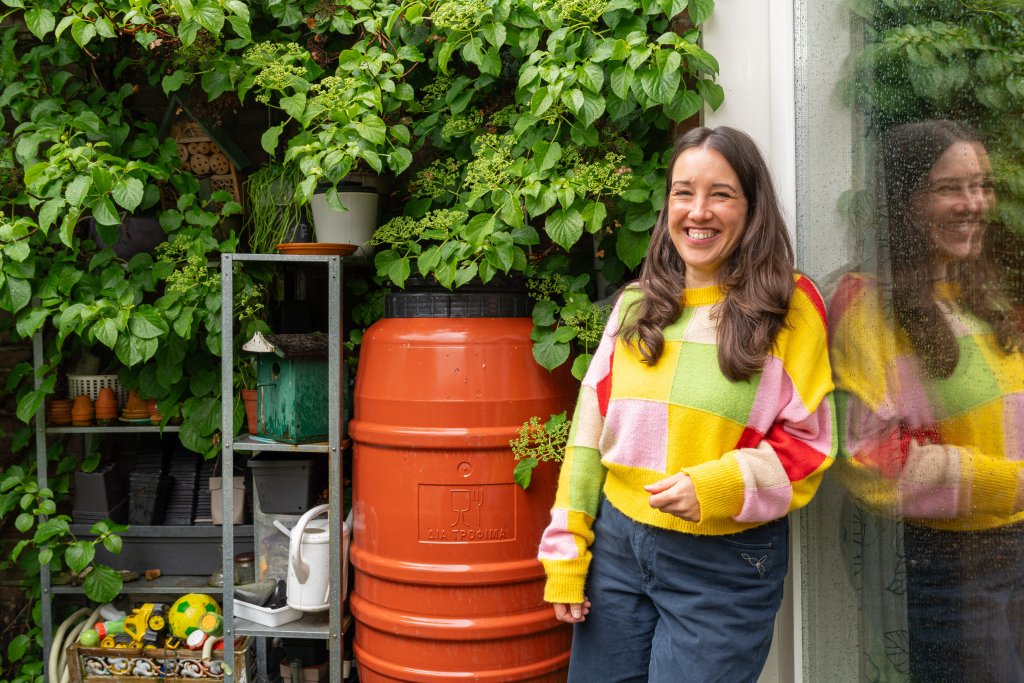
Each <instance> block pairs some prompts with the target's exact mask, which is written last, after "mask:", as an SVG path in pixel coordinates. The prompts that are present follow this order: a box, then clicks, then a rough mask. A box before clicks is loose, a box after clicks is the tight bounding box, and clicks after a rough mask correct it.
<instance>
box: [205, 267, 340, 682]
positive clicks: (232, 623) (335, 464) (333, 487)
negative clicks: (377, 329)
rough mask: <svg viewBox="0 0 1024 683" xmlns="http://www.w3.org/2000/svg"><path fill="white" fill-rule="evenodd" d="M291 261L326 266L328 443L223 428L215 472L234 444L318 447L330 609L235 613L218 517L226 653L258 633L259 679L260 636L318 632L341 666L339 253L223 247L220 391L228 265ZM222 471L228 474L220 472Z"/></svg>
mask: <svg viewBox="0 0 1024 683" xmlns="http://www.w3.org/2000/svg"><path fill="white" fill-rule="evenodd" d="M246 262H264V263H268V262H269V263H297V264H310V265H317V264H319V265H321V266H327V269H328V280H327V282H328V300H327V306H328V342H327V373H328V389H329V391H328V393H329V398H328V405H327V410H328V413H327V414H328V415H329V416H330V418H329V419H328V440H327V442H326V443H315V444H302V445H297V446H296V445H291V444H284V443H278V442H274V441H269V440H265V439H260V438H252V437H243V438H239V439H237V440H236V439H234V438H233V437H232V436H227V437H226V438H222V440H221V472H222V473H231V472H233V470H234V455H235V452H238V451H243V452H254V453H255V452H260V451H278V452H284V453H324V454H325V455H326V456H327V458H328V487H329V488H328V491H329V495H328V503H329V505H330V514H329V517H328V527H329V530H330V532H329V533H330V537H331V548H330V560H329V561H330V566H331V567H332V571H331V576H330V594H331V596H333V599H332V600H331V606H330V610H329V612H328V614H327V618H326V619H324V615H322V614H319V615H318V614H310V615H306V616H305V617H304V618H303V619H300V620H298V621H294V622H291V623H289V624H284V625H282V626H276V627H268V626H263V625H262V624H256V623H253V622H251V621H247V620H244V619H239V618H235V615H234V567H233V562H232V558H233V557H234V530H233V529H232V527H231V525H227V524H226V525H224V527H223V529H222V532H223V539H222V540H223V544H222V545H223V552H224V557H223V566H224V594H223V595H224V602H223V608H224V660H225V661H229V662H230V661H233V660H234V656H235V655H234V637H235V636H242V635H248V636H254V637H256V638H258V640H257V650H256V651H257V665H258V667H260V668H259V670H258V672H257V676H258V679H259V680H264V681H265V680H267V679H266V674H267V672H266V671H265V670H264V667H265V665H266V641H265V638H267V637H281V638H318V639H325V640H327V648H328V651H329V652H330V667H331V675H332V677H333V680H340V674H341V671H342V667H343V664H344V663H343V659H342V643H343V638H342V636H343V634H344V627H345V624H344V623H343V621H342V605H341V599H340V596H341V594H342V586H341V562H342V553H341V539H342V521H341V516H342V494H341V469H342V463H341V455H342V443H341V419H342V412H341V411H342V406H341V390H342V387H341V335H342V330H341V258H340V257H338V256H324V255H277V254H221V268H220V273H221V329H222V330H224V333H222V335H221V395H222V396H232V395H233V393H234V377H233V368H234V354H233V348H232V335H231V333H230V330H232V329H234V317H235V316H234V302H233V298H232V293H233V291H234V266H235V264H236V263H246ZM233 420H234V415H233V410H232V402H231V401H222V402H221V434H223V435H231V434H233V431H234V430H233ZM224 476H225V477H227V476H229V474H224ZM222 504H223V508H222V509H223V514H224V519H225V520H228V519H232V516H233V512H234V491H233V490H232V489H231V487H229V486H228V487H225V488H224V495H223V501H222ZM233 681H234V676H233V675H231V674H228V675H226V676H225V677H224V683H233Z"/></svg>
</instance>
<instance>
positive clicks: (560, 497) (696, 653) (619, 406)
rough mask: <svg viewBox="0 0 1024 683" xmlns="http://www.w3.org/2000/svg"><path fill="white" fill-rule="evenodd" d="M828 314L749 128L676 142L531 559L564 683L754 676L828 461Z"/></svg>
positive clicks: (590, 375) (831, 445) (588, 381)
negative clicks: (554, 629) (537, 568)
mask: <svg viewBox="0 0 1024 683" xmlns="http://www.w3.org/2000/svg"><path fill="white" fill-rule="evenodd" d="M825 336H826V335H825V326H824V307H823V305H822V300H821V297H820V296H819V294H818V292H817V290H816V289H815V287H814V285H813V284H811V282H810V280H808V279H807V278H806V277H804V276H803V275H799V274H796V273H795V272H794V270H793V250H792V248H791V247H790V244H789V240H788V237H787V233H786V229H785V224H784V222H783V219H782V215H781V212H780V211H779V203H778V199H777V198H776V195H775V190H774V187H773V186H772V183H771V179H770V176H769V174H768V170H767V165H766V163H765V161H764V159H763V157H762V156H761V154H760V153H759V151H758V150H757V147H756V146H755V145H754V143H753V141H752V140H751V139H750V138H749V137H748V136H747V135H746V134H744V133H741V132H740V131H737V130H735V129H731V128H726V127H720V128H716V129H713V130H712V129H708V128H698V129H695V130H693V131H691V132H689V133H687V134H686V135H685V136H683V137H682V138H681V139H680V140H679V142H678V143H677V144H676V147H675V150H674V153H673V155H672V160H671V162H670V164H669V172H668V175H667V178H666V198H665V201H664V204H663V205H662V209H661V214H660V216H659V218H658V222H657V224H656V225H655V228H654V232H653V234H652V237H651V243H650V246H649V248H648V251H647V256H646V261H645V263H644V266H643V269H642V270H641V273H640V278H639V280H638V282H637V283H635V284H633V285H631V286H629V287H627V288H626V289H625V291H624V292H623V293H622V295H621V296H620V298H619V300H618V302H617V303H616V305H615V308H614V310H613V311H612V313H611V317H610V320H609V323H608V326H607V328H606V329H605V332H604V335H603V336H602V339H601V342H600V345H599V347H598V349H597V351H596V353H595V354H594V359H593V361H592V362H591V365H590V369H589V371H588V372H587V375H586V377H584V379H583V386H582V389H581V392H580V396H579V400H578V402H577V406H576V411H575V413H574V417H573V422H574V425H573V431H572V434H570V436H569V440H568V444H567V448H566V454H565V458H564V460H563V463H562V470H561V476H560V479H559V486H558V493H557V495H556V498H555V505H554V508H553V510H552V515H551V523H550V524H549V525H548V527H547V529H546V530H545V532H544V535H543V537H542V538H541V543H540V550H539V553H538V554H539V557H540V559H541V561H542V562H543V564H544V567H545V570H546V572H547V585H546V589H545V598H546V599H547V600H548V601H549V602H551V603H552V604H553V606H554V611H555V616H556V617H557V618H559V619H560V620H562V621H565V622H568V623H572V624H574V632H573V643H572V655H571V659H570V665H569V678H570V681H595V680H602V681H606V680H617V681H620V680H621V681H626V680H629V681H634V680H636V681H639V680H644V681H651V682H653V683H668V682H669V681H677V680H679V676H680V672H681V671H685V672H687V673H686V678H687V680H694V681H711V680H728V681H754V680H756V679H757V677H758V675H759V673H760V671H761V669H762V667H763V666H764V662H765V658H766V657H767V655H768V649H769V646H770V645H771V640H772V630H773V626H774V621H775V614H776V611H777V610H778V608H779V604H780V602H781V599H782V582H783V579H784V578H785V576H786V572H787V569H788V552H789V550H788V549H789V527H788V525H787V521H786V515H787V513H788V512H790V511H791V510H795V509H797V508H800V507H803V506H804V505H806V504H807V503H808V502H809V501H810V499H811V497H812V496H813V495H814V493H815V491H816V489H817V488H818V484H819V482H820V481H821V476H822V474H823V473H824V471H825V470H826V469H827V468H828V467H829V465H830V464H831V463H832V456H833V455H834V453H835V439H834V438H833V434H834V431H833V419H832V415H833V410H832V407H831V391H832V381H831V376H830V371H829V364H828V354H827V350H826V346H825Z"/></svg>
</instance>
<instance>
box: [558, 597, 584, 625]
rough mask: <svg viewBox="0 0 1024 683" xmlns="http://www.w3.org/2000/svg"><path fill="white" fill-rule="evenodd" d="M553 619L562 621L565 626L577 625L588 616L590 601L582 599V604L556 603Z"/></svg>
mask: <svg viewBox="0 0 1024 683" xmlns="http://www.w3.org/2000/svg"><path fill="white" fill-rule="evenodd" d="M553 604H554V608H555V619H558V620H559V621H564V622H565V623H567V624H578V623H580V622H581V621H583V620H584V619H586V618H587V615H588V614H590V600H588V599H587V598H583V602H556V603H553Z"/></svg>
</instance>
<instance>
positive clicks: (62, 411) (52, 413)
mask: <svg viewBox="0 0 1024 683" xmlns="http://www.w3.org/2000/svg"><path fill="white" fill-rule="evenodd" d="M46 421H47V422H49V423H50V424H52V425H55V426H63V425H69V424H71V399H67V398H55V399H53V400H51V401H49V402H48V403H47V404H46Z"/></svg>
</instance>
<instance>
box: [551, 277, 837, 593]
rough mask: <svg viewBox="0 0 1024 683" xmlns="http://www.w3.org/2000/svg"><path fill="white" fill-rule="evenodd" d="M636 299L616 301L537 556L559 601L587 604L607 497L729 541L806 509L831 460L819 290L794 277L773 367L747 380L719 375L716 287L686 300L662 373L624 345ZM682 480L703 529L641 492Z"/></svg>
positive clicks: (664, 522)
mask: <svg viewBox="0 0 1024 683" xmlns="http://www.w3.org/2000/svg"><path fill="white" fill-rule="evenodd" d="M640 296H641V294H640V290H639V289H638V288H630V289H627V290H626V292H625V293H624V294H623V295H622V297H621V298H620V299H619V301H618V302H617V303H616V305H615V308H614V310H613V311H612V315H611V318H610V320H609V322H608V326H607V328H606V329H605V332H604V335H603V337H602V339H601V342H600V344H599V346H598V349H597V351H596V352H595V354H594V358H593V361H592V362H591V364H590V369H589V371H588V372H587V375H586V377H584V379H583V384H582V387H581V390H580V395H579V399H578V401H577V404H576V410H575V413H574V417H573V425H572V430H571V433H570V435H569V442H568V445H567V448H566V452H565V459H564V461H563V462H562V469H561V474H560V476H559V482H558V493H557V494H556V496H555V504H554V507H553V509H552V511H551V523H550V524H549V525H548V527H547V529H546V530H545V531H544V534H543V536H542V538H541V543H540V549H539V552H538V557H539V558H540V560H541V562H542V563H543V564H544V568H545V570H546V572H547V577H548V578H547V585H546V589H545V599H546V600H548V601H549V602H580V601H581V600H582V598H583V586H584V582H585V580H586V575H587V569H588V567H589V565H590V551H589V548H590V545H591V543H592V542H593V540H594V537H593V531H592V525H593V523H594V519H595V516H596V515H597V509H598V505H599V503H600V501H601V497H602V493H603V494H604V496H606V497H607V499H608V501H609V502H610V503H611V504H612V505H613V506H615V508H616V509H618V510H620V511H621V512H623V513H624V514H626V515H627V516H628V517H630V518H631V519H633V520H635V521H637V522H640V523H642V524H649V525H652V526H656V527H661V528H664V529H671V530H675V531H680V532H684V533H690V534H707V535H719V534H730V533H735V532H738V531H743V530H745V529H748V528H751V527H754V526H757V525H759V524H763V523H765V522H768V521H771V520H773V519H777V518H779V517H783V516H784V515H786V513H788V512H789V511H791V510H794V509H796V508H799V507H801V506H803V505H806V504H807V502H808V501H809V500H810V499H811V497H812V496H813V495H814V492H815V490H816V489H817V487H818V484H819V483H820V481H821V476H822V474H823V472H824V471H825V470H826V469H827V468H828V466H829V465H830V464H831V463H832V460H833V457H834V455H835V450H836V444H835V440H834V434H835V430H834V428H833V427H834V417H833V415H834V410H833V408H832V407H831V401H832V395H831V392H832V375H831V371H830V369H829V361H828V349H827V347H826V337H827V334H826V330H825V319H824V318H825V307H824V305H823V303H822V300H821V296H820V295H819V294H818V291H817V289H815V287H814V285H813V284H812V283H811V281H810V280H808V279H807V278H806V277H803V276H800V275H798V276H797V277H796V287H795V288H794V290H793V296H792V299H791V302H790V308H789V314H788V316H787V318H786V324H785V326H784V327H783V328H782V330H781V331H780V332H779V335H778V338H777V339H776V343H775V346H774V348H773V350H772V353H771V354H770V355H769V356H768V358H767V359H766V361H765V365H764V370H763V371H762V372H761V373H760V374H758V375H755V376H754V377H752V378H751V379H750V380H748V381H742V382H731V381H729V380H728V379H726V378H725V376H724V375H723V374H722V372H721V370H720V369H719V365H718V346H717V328H716V323H715V318H714V313H715V309H716V305H717V304H719V303H720V302H721V301H722V300H723V293H722V291H721V290H720V289H718V288H717V287H708V288H704V289H688V290H686V292H685V295H684V306H683V310H682V313H681V315H680V316H679V319H678V320H676V321H675V322H674V323H672V324H671V325H669V326H668V327H667V328H666V329H665V330H664V336H665V347H664V352H663V353H662V355H661V358H660V359H659V360H658V363H657V364H655V365H654V366H653V367H652V366H649V365H647V364H644V363H642V362H641V358H642V357H641V356H640V354H639V352H638V351H637V350H636V346H635V344H632V343H628V342H626V341H625V340H623V339H622V338H621V337H619V336H618V335H617V332H618V330H619V329H620V327H621V326H622V323H623V319H624V317H625V316H627V315H629V310H630V304H631V303H633V302H635V301H637V300H638V299H639V297H640ZM676 472H686V473H687V474H688V475H689V476H690V477H691V478H692V479H693V483H694V487H695V489H696V493H697V500H698V501H699V503H700V508H701V519H700V521H699V522H688V521H685V520H682V519H680V518H678V517H675V516H674V515H671V514H668V513H665V512H661V511H660V510H658V509H655V508H652V507H651V506H650V503H649V500H650V495H649V494H648V493H647V492H646V491H644V488H643V487H644V486H645V485H647V484H651V483H653V482H656V481H658V480H659V479H663V478H664V477H666V476H668V475H670V474H673V473H676Z"/></svg>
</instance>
